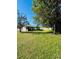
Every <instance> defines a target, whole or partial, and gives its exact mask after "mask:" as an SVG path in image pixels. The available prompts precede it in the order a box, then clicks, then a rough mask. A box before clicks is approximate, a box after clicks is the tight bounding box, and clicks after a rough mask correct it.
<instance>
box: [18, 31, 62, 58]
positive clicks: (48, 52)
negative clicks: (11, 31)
mask: <svg viewBox="0 0 79 59" xmlns="http://www.w3.org/2000/svg"><path fill="white" fill-rule="evenodd" d="M60 56H61V35H60V34H57V35H55V34H52V33H43V32H34V33H33V32H28V33H20V32H17V59H61V57H60Z"/></svg>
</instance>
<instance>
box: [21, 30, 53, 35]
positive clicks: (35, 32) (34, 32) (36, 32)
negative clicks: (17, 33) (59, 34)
mask: <svg viewBox="0 0 79 59" xmlns="http://www.w3.org/2000/svg"><path fill="white" fill-rule="evenodd" d="M21 33H32V34H49V33H53V32H42V31H41V32H39V31H28V32H21Z"/></svg>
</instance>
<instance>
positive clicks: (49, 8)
mask: <svg viewBox="0 0 79 59" xmlns="http://www.w3.org/2000/svg"><path fill="white" fill-rule="evenodd" d="M32 9H33V11H34V13H36V16H34V18H35V20H36V21H38V22H40V23H41V24H43V25H45V26H49V27H53V25H55V26H56V25H57V24H58V25H60V24H61V0H33V6H32ZM59 23H60V24H59ZM60 26H61V25H60ZM58 27H59V26H58ZM58 27H57V28H58ZM55 28H56V27H55ZM60 28H61V27H60ZM60 28H58V29H60Z"/></svg>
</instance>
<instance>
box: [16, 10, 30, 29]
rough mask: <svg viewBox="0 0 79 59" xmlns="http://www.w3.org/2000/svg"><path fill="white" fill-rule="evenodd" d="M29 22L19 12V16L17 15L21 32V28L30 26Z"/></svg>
mask: <svg viewBox="0 0 79 59" xmlns="http://www.w3.org/2000/svg"><path fill="white" fill-rule="evenodd" d="M28 24H29V23H28V21H27V17H26V16H25V15H23V14H21V13H20V12H19V11H18V14H17V27H18V28H19V29H20V30H21V28H22V27H23V26H26V25H28Z"/></svg>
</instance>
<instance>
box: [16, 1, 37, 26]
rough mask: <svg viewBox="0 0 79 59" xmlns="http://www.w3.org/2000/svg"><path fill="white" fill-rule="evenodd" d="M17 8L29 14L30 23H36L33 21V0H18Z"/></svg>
mask: <svg viewBox="0 0 79 59" xmlns="http://www.w3.org/2000/svg"><path fill="white" fill-rule="evenodd" d="M17 9H18V10H19V11H20V12H21V13H23V14H25V15H26V16H27V20H28V22H29V23H30V25H33V26H34V25H36V24H35V23H34V21H33V20H34V19H33V16H34V15H35V14H34V13H33V11H32V0H17Z"/></svg>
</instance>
